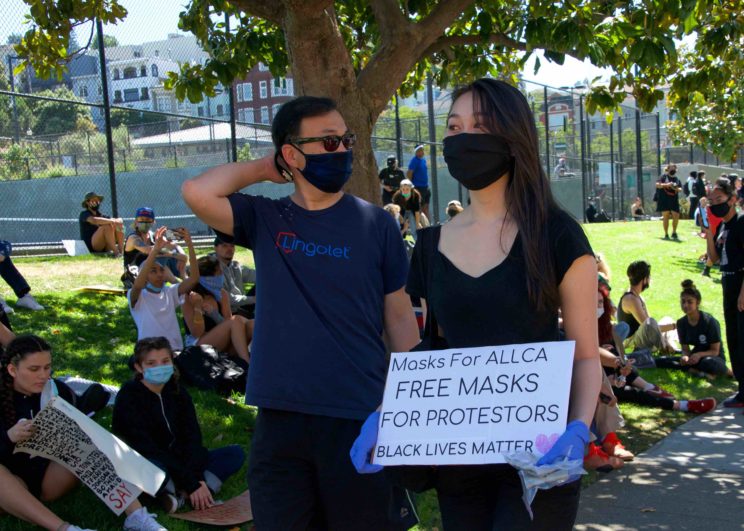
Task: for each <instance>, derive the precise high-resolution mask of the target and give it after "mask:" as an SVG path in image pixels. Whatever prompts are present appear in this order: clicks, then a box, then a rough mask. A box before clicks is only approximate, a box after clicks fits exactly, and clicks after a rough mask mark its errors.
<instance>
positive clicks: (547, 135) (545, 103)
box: [543, 85, 550, 175]
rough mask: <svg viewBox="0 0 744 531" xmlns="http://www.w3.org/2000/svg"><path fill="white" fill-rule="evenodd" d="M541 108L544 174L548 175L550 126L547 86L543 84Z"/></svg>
mask: <svg viewBox="0 0 744 531" xmlns="http://www.w3.org/2000/svg"><path fill="white" fill-rule="evenodd" d="M543 109H544V112H545V175H550V127H549V120H548V87H547V86H545V85H543Z"/></svg>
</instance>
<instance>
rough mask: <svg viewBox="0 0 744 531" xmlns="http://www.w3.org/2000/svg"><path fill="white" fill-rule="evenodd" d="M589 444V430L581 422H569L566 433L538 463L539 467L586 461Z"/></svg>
mask: <svg viewBox="0 0 744 531" xmlns="http://www.w3.org/2000/svg"><path fill="white" fill-rule="evenodd" d="M587 444H589V428H588V427H587V425H586V424H584V423H583V422H582V421H580V420H574V421H573V422H569V423H568V426H566V431H564V432H563V435H561V436H560V437H558V440H557V441H555V444H554V445H553V447H552V448H551V449H550V450H548V453H546V454H545V455H544V456H542V457H541V458H540V459H539V460H538V461H537V466H540V465H552V464H553V463H555V462H557V461H562V460H569V461H576V460H581V461H583V460H584V450H585V449H586V445H587Z"/></svg>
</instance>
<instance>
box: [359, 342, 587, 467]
mask: <svg viewBox="0 0 744 531" xmlns="http://www.w3.org/2000/svg"><path fill="white" fill-rule="evenodd" d="M574 346H575V342H573V341H556V342H548V343H531V344H522V345H507V346H498V347H479V348H466V349H450V350H440V351H427V352H394V353H393V354H392V356H391V359H390V367H389V369H388V376H387V383H386V385H385V395H384V398H383V402H382V411H381V414H380V431H379V436H378V439H377V446H376V447H375V449H374V454H373V461H372V462H373V463H375V464H380V465H453V464H486V463H504V462H505V461H504V458H503V456H504V454H510V453H514V452H531V453H535V454H538V455H542V454H544V453H545V452H547V451H548V449H549V448H550V447H551V446H552V444H553V443H554V442H555V440H556V439H557V438H558V435H559V434H561V433H563V431H564V430H565V428H566V418H567V416H568V395H569V391H570V388H571V370H572V365H573V352H574Z"/></svg>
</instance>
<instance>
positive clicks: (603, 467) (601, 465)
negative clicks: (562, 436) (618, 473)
mask: <svg viewBox="0 0 744 531" xmlns="http://www.w3.org/2000/svg"><path fill="white" fill-rule="evenodd" d="M588 450H589V451H588V453H587V454H586V457H584V468H585V469H586V470H596V471H597V472H610V471H612V470H615V469H617V468H622V467H623V465H624V464H625V463H624V462H623V460H622V459H620V458H618V457H610V456H609V455H607V454H606V453H605V452H604V451H603V450H602V449H601V448H600V447H599V446H597V445H596V444H594V443H589V448H588Z"/></svg>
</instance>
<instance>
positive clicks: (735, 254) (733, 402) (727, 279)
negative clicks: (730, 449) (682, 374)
mask: <svg viewBox="0 0 744 531" xmlns="http://www.w3.org/2000/svg"><path fill="white" fill-rule="evenodd" d="M708 200H709V205H710V206H709V208H710V212H711V214H713V215H714V216H718V217H719V218H721V219H722V220H723V221H722V222H721V225H720V227H719V230H718V238H717V239H716V235H715V234H713V231H711V230H710V229H706V231H705V232H706V236H707V241H708V258H709V259H711V260H713V262H715V261H717V260H719V259H720V261H721V286H722V287H723V318H724V320H725V321H726V344H727V345H728V351H729V357H730V358H731V368H732V369H733V371H734V378H736V381H737V382H738V383H739V386H738V390H737V393H736V395H734V396H732V397H731V398H729V399H728V400H724V402H723V405H724V407H735V408H744V293H742V284H744V282H743V281H744V217H741V216H738V215H737V214H736V194H735V193H734V189H733V188H732V186H731V183H730V182H729V180H728V179H718V180H717V181H716V184H715V185H714V186H713V190H711V192H710V194H708Z"/></svg>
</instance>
